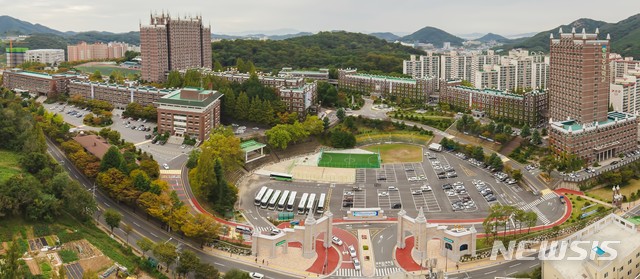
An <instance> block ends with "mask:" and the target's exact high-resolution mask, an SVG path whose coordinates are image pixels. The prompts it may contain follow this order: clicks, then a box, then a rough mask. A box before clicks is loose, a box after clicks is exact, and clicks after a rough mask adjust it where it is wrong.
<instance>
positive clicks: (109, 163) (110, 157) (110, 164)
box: [100, 146, 124, 172]
mask: <svg viewBox="0 0 640 279" xmlns="http://www.w3.org/2000/svg"><path fill="white" fill-rule="evenodd" d="M123 163H124V158H122V154H120V150H118V148H117V147H115V146H111V147H109V149H108V150H107V152H106V153H105V154H104V156H103V157H102V161H101V162H100V171H101V172H103V171H106V170H108V169H111V168H115V169H118V170H121V171H122V168H123V166H124V164H123Z"/></svg>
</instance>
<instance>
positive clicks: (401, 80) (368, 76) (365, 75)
mask: <svg viewBox="0 0 640 279" xmlns="http://www.w3.org/2000/svg"><path fill="white" fill-rule="evenodd" d="M348 75H351V76H354V77H361V78H370V79H375V80H388V81H395V82H403V83H416V82H417V80H416V79H413V78H403V77H392V76H380V75H371V74H348Z"/></svg>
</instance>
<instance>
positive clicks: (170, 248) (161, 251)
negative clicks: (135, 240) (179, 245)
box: [153, 242, 178, 269]
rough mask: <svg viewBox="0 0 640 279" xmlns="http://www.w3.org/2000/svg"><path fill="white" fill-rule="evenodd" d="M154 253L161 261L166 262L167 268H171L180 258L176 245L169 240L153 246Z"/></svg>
mask: <svg viewBox="0 0 640 279" xmlns="http://www.w3.org/2000/svg"><path fill="white" fill-rule="evenodd" d="M153 255H154V256H156V258H157V259H158V260H159V261H160V262H161V263H164V264H165V265H166V266H167V269H169V268H170V267H171V265H172V264H173V263H175V262H176V259H177V258H178V252H177V251H176V246H174V245H173V244H171V243H169V242H162V243H158V244H156V245H155V246H153Z"/></svg>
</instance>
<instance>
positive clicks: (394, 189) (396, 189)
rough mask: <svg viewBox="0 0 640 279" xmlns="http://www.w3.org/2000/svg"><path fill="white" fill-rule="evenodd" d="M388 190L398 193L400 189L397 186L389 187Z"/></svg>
mask: <svg viewBox="0 0 640 279" xmlns="http://www.w3.org/2000/svg"><path fill="white" fill-rule="evenodd" d="M387 190H389V191H398V188H396V186H389V187H387Z"/></svg>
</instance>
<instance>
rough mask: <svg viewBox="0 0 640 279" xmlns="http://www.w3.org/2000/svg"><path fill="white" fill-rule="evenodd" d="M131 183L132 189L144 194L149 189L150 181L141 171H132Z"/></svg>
mask: <svg viewBox="0 0 640 279" xmlns="http://www.w3.org/2000/svg"><path fill="white" fill-rule="evenodd" d="M130 176H131V178H132V182H133V187H135V188H136V189H137V190H138V191H140V192H146V191H149V189H151V180H150V179H149V177H148V176H147V174H146V173H144V172H143V171H141V170H134V171H132V172H131V174H130Z"/></svg>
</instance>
